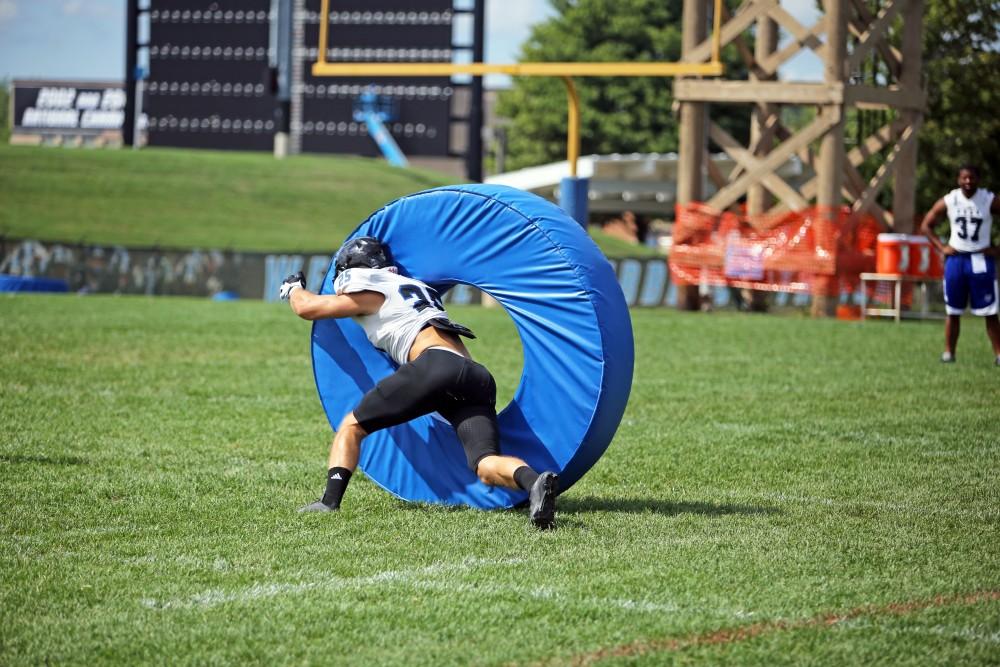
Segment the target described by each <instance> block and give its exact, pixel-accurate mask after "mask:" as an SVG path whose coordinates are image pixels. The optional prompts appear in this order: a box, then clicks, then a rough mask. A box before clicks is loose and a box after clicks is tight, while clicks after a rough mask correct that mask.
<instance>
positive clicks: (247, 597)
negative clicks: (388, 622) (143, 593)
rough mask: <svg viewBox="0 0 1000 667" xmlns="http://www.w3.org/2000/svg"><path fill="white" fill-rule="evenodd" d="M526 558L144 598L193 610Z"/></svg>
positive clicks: (152, 603)
mask: <svg viewBox="0 0 1000 667" xmlns="http://www.w3.org/2000/svg"><path fill="white" fill-rule="evenodd" d="M522 562H523V560H521V559H516V558H511V559H486V558H467V559H465V560H462V561H459V562H457V563H434V564H433V565H428V566H427V567H421V568H415V569H410V570H386V571H384V572H378V573H376V574H372V575H368V576H363V577H330V578H327V579H323V580H320V581H306V582H301V583H294V584H292V583H259V584H254V585H253V586H249V587H246V588H243V589H239V590H235V591H227V590H223V589H218V588H213V589H209V590H207V591H203V592H201V593H197V594H195V595H193V596H191V597H189V598H179V599H174V600H155V599H151V598H144V599H143V600H141V601H140V602H141V604H142V605H143V606H144V607H148V608H150V609H191V608H198V607H201V608H204V607H215V606H218V605H220V604H226V603H229V602H235V603H244V602H253V601H255V600H261V599H265V598H272V597H276V596H279V595H296V594H300V593H305V592H308V591H334V590H336V591H343V590H345V589H356V588H362V587H370V586H373V585H379V584H406V583H412V582H414V581H419V580H424V579H425V578H427V577H435V576H438V575H441V574H454V573H461V572H470V571H472V570H475V569H479V568H482V567H496V566H508V565H517V564H519V563H522Z"/></svg>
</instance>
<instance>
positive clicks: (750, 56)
mask: <svg viewBox="0 0 1000 667" xmlns="http://www.w3.org/2000/svg"><path fill="white" fill-rule="evenodd" d="M731 18H732V14H730V13H729V9H728V8H727V7H726V3H724V2H723V3H722V20H723V21H728V20H729V19H731ZM733 43H734V44H736V51H737V52H738V53H739V54H740V60H742V61H743V64H744V65H746V68H747V71H748V72H749V73H750V76H752V77H753V76H755V77H757V78H758V79H761V78H767V74H766V73H765V72H764V70H762V69H761V68H760V66H759V65H758V64H757V59H756V58H755V57H754V53H753V51H751V50H750V47H749V46H747V42H746V40H745V39H743V35H742V33H741V34H739V35H737V36H736V38H735V39H734V40H733Z"/></svg>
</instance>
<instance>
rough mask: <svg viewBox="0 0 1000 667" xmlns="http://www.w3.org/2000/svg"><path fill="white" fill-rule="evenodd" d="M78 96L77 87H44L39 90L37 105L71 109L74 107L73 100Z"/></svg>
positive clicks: (47, 107)
mask: <svg viewBox="0 0 1000 667" xmlns="http://www.w3.org/2000/svg"><path fill="white" fill-rule="evenodd" d="M75 98H76V88H49V87H47V88H42V89H41V90H40V91H38V101H36V102H35V106H36V107H37V108H39V109H69V108H72V107H73V100H74V99H75Z"/></svg>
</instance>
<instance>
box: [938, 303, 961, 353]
mask: <svg viewBox="0 0 1000 667" xmlns="http://www.w3.org/2000/svg"><path fill="white" fill-rule="evenodd" d="M961 332H962V316H961V315H948V316H947V317H946V318H945V321H944V354H942V355H941V361H943V362H945V363H950V362H953V361H955V348H956V347H958V335H959V334H960V333H961Z"/></svg>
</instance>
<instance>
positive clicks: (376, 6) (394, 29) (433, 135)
mask: <svg viewBox="0 0 1000 667" xmlns="http://www.w3.org/2000/svg"><path fill="white" fill-rule="evenodd" d="M305 6H306V9H307V19H306V21H305V30H304V42H305V44H306V45H308V47H307V48H306V49H304V52H303V58H304V61H305V62H304V63H303V66H304V67H303V69H304V71H305V76H304V78H303V86H302V113H301V133H302V134H301V136H302V149H303V150H304V151H307V152H309V151H320V152H336V153H355V154H359V155H376V154H377V153H378V149H377V148H376V146H375V144H374V143H373V142H372V140H371V139H370V138H369V137H368V136H367V129H366V128H365V124H364V122H363V121H358V120H356V119H355V118H354V117H353V106H354V104H355V101H356V100H357V98H358V96H359V95H360V94H361V93H362V92H363V91H364V90H365V89H366V88H369V87H370V89H371V90H372V91H373V92H374V93H375V94H376V95H379V96H380V97H383V98H386V99H388V100H390V101H391V102H392V107H393V108H394V109H396V111H397V117H396V118H394V119H392V120H390V121H388V122H387V123H386V127H387V128H388V130H389V132H390V133H391V134H392V135H393V138H394V139H395V140H396V143H398V144H399V147H400V149H401V150H402V151H403V153H404V154H406V155H437V156H446V155H448V154H449V120H450V116H451V103H452V98H453V96H454V91H455V86H454V85H453V84H452V83H451V80H450V78H449V77H439V78H429V77H415V78H405V77H404V78H389V77H373V78H369V79H364V78H359V77H343V78H338V77H314V76H313V75H312V73H311V67H312V64H313V63H314V62H315V61H316V60H317V55H318V54H317V45H318V44H319V9H320V0H306V3H305ZM453 18H454V15H453V11H452V0H421V1H420V2H412V1H411V2H406V1H405V0H380V1H377V2H375V1H371V0H368V1H365V0H332V1H331V2H330V23H329V26H328V27H327V30H328V33H327V34H328V44H327V47H328V48H327V54H326V59H327V61H328V62H331V63H336V62H401V61H408V62H445V63H447V62H451V61H452V22H453Z"/></svg>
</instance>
